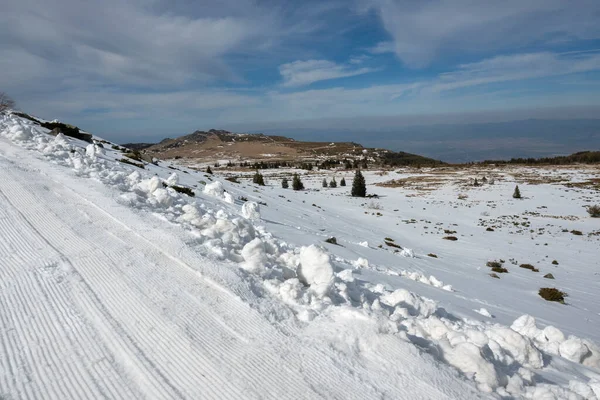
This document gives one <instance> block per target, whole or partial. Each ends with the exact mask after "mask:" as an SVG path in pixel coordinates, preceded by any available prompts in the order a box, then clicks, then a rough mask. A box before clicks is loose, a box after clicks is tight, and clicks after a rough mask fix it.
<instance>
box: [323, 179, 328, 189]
mask: <svg viewBox="0 0 600 400" xmlns="http://www.w3.org/2000/svg"><path fill="white" fill-rule="evenodd" d="M327 186H328V185H327V179H325V178H323V187H324V188H326V187H327Z"/></svg>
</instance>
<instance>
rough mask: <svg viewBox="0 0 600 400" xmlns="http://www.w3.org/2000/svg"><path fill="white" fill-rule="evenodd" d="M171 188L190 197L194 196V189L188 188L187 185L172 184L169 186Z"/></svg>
mask: <svg viewBox="0 0 600 400" xmlns="http://www.w3.org/2000/svg"><path fill="white" fill-rule="evenodd" d="M170 187H171V188H172V189H173V190H175V191H176V192H178V193H183V194H187V195H188V196H190V197H194V196H195V195H194V191H193V190H192V189H190V188H187V187H183V186H177V185H173V186H170Z"/></svg>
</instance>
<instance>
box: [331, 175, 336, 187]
mask: <svg viewBox="0 0 600 400" xmlns="http://www.w3.org/2000/svg"><path fill="white" fill-rule="evenodd" d="M329 187H330V188H336V187H337V182H336V180H335V177H333V178H332V179H331V181H329Z"/></svg>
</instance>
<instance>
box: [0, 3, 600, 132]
mask: <svg viewBox="0 0 600 400" xmlns="http://www.w3.org/2000/svg"><path fill="white" fill-rule="evenodd" d="M0 90H2V91H5V92H6V93H8V94H9V95H11V96H12V97H13V98H15V100H16V101H17V102H18V104H19V106H20V107H21V108H22V109H23V110H25V111H29V112H31V113H33V114H36V115H39V116H41V117H45V118H51V119H53V118H58V119H61V120H64V121H67V122H71V123H75V124H78V125H79V126H81V127H82V128H84V129H87V130H90V131H92V132H95V133H98V134H102V135H105V136H107V137H109V138H111V139H119V140H121V141H127V140H136V139H141V138H144V139H148V138H152V137H156V138H160V137H164V136H175V135H181V134H185V133H189V132H191V131H193V130H195V129H208V128H213V127H214V128H221V127H224V128H228V127H234V128H236V129H237V130H252V129H254V128H255V127H256V126H265V124H269V123H272V124H274V126H275V125H277V126H284V127H285V126H286V124H287V123H290V124H294V125H295V126H301V125H302V121H310V124H311V126H315V124H316V126H318V121H320V120H329V121H330V120H340V119H342V120H343V119H357V118H359V119H360V118H369V119H368V120H369V121H373V119H372V118H371V117H377V116H385V117H399V118H400V117H407V118H410V121H413V122H414V121H416V122H419V123H427V122H428V121H429V120H430V116H431V115H446V114H451V115H453V118H456V115H457V114H459V115H461V114H464V115H465V116H467V115H473V114H477V113H478V112H482V113H483V112H502V113H505V114H506V118H510V115H511V113H513V112H517V111H518V113H516V114H515V115H517V114H518V115H519V116H523V115H524V114H523V113H522V111H523V110H540V109H546V108H548V109H552V110H553V111H552V113H551V115H552V116H556V117H561V111H560V110H562V109H565V110H569V113H568V115H569V116H574V115H575V116H577V113H573V110H577V109H578V108H581V109H585V110H589V109H590V106H591V107H599V109H600V1H598V0H573V1H565V0H527V1H523V0H504V1H492V0H489V1H487V0H454V1H443V0H421V1H415V0H346V1H337V0H321V1H313V0H307V1H297V0H295V1H285V0H281V1H251V0H235V1H234V0H221V1H205V0H197V1H193V0H170V1H162V0H146V1H142V0H131V1H127V2H125V1H119V0H104V1H89V2H82V1H80V0H8V3H7V2H6V1H5V2H3V6H2V13H0ZM525 115H526V114H525ZM586 116H588V114H586ZM315 121H317V122H315Z"/></svg>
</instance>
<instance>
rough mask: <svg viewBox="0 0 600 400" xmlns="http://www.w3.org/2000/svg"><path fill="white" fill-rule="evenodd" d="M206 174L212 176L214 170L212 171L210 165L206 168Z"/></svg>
mask: <svg viewBox="0 0 600 400" xmlns="http://www.w3.org/2000/svg"><path fill="white" fill-rule="evenodd" d="M206 173H207V174H212V169H210V165H209V166H208V167H206Z"/></svg>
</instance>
